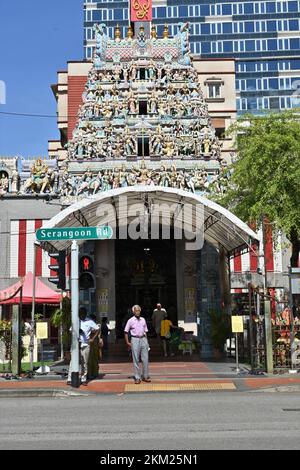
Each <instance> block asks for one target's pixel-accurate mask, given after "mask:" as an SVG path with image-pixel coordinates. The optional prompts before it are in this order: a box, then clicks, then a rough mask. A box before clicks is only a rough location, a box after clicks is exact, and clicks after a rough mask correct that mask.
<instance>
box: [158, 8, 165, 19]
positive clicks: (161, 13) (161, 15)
mask: <svg viewBox="0 0 300 470" xmlns="http://www.w3.org/2000/svg"><path fill="white" fill-rule="evenodd" d="M166 16H167V9H166V7H157V18H166Z"/></svg>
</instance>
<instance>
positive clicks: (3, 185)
mask: <svg viewBox="0 0 300 470" xmlns="http://www.w3.org/2000/svg"><path fill="white" fill-rule="evenodd" d="M7 192H8V175H7V173H4V172H3V173H0V195H2V194H6V193H7Z"/></svg>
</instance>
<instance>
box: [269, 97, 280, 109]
mask: <svg viewBox="0 0 300 470" xmlns="http://www.w3.org/2000/svg"><path fill="white" fill-rule="evenodd" d="M269 101H270V109H279V97H276V98H273V97H272V98H269Z"/></svg>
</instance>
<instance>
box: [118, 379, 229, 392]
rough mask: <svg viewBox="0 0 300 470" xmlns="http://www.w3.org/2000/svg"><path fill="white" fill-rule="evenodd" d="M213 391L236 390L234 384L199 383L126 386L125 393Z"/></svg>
mask: <svg viewBox="0 0 300 470" xmlns="http://www.w3.org/2000/svg"><path fill="white" fill-rule="evenodd" d="M214 390H236V387H235V385H234V383H232V382H229V383H201V384H141V385H126V386H125V393H131V392H186V391H195V392H206V391H214Z"/></svg>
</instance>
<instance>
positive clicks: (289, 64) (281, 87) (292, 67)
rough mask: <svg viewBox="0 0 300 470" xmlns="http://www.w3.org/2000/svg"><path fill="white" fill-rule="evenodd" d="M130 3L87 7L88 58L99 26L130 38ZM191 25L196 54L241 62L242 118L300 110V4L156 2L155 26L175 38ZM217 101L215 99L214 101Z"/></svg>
mask: <svg viewBox="0 0 300 470" xmlns="http://www.w3.org/2000/svg"><path fill="white" fill-rule="evenodd" d="M128 3H129V2H128V1H113V2H112V1H102V2H93V1H86V2H85V3H84V10H85V11H84V14H85V18H84V20H85V21H84V48H85V58H86V59H91V58H92V56H93V51H94V46H95V39H94V32H93V25H94V23H95V22H98V23H102V22H105V23H106V24H107V26H108V34H109V35H110V36H111V37H112V36H113V28H114V26H115V25H116V23H118V24H119V25H120V28H121V34H122V36H123V37H124V35H125V31H126V28H127V26H128V23H129V17H128ZM181 21H184V22H185V21H189V22H190V28H191V29H190V34H191V38H190V42H191V53H192V54H193V55H194V56H201V58H202V59H205V58H212V57H213V58H228V57H231V58H235V59H236V90H237V109H238V113H239V114H242V113H245V112H251V113H261V112H264V111H274V110H275V111H279V110H285V109H292V108H295V107H299V104H300V99H299V98H300V96H299V88H300V87H299V85H300V37H299V31H300V26H299V21H300V2H299V1H298V0H290V1H286V0H284V1H265V0H258V1H248V0H245V1H236V2H228V1H226V0H225V1H220V0H210V1H205V0H204V1H202V2H199V1H197V0H156V1H155V0H154V1H153V23H154V24H155V25H156V26H157V32H158V35H159V36H162V34H163V30H164V25H165V24H167V25H168V28H169V32H170V34H171V35H174V34H175V32H176V31H177V24H178V23H179V22H181ZM212 96H213V95H212Z"/></svg>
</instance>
